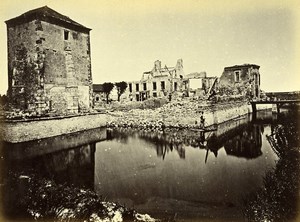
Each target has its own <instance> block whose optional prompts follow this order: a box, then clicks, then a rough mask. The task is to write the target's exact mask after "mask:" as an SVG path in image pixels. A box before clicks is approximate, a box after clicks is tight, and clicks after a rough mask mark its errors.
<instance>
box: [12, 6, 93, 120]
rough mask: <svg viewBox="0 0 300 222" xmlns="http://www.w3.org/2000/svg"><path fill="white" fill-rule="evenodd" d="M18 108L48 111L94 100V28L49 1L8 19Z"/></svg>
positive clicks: (82, 106) (81, 107)
mask: <svg viewBox="0 0 300 222" xmlns="http://www.w3.org/2000/svg"><path fill="white" fill-rule="evenodd" d="M6 25H7V40H8V96H9V98H10V102H11V106H12V108H16V109H21V110H25V111H28V112H36V113H38V114H44V113H47V112H50V113H51V112H52V113H58V114H67V113H78V112H80V111H86V110H88V109H89V108H90V107H91V104H92V74H91V58H90V34H89V33H90V30H91V29H89V28H87V27H84V26H82V25H81V24H79V23H77V22H75V21H73V20H71V19H70V18H69V17H67V16H64V15H62V14H60V13H58V12H56V11H54V10H52V9H50V8H48V7H47V6H45V7H41V8H37V9H34V10H31V11H28V12H26V13H24V14H22V15H20V16H18V17H16V18H13V19H10V20H8V21H6Z"/></svg>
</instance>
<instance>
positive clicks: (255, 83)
mask: <svg viewBox="0 0 300 222" xmlns="http://www.w3.org/2000/svg"><path fill="white" fill-rule="evenodd" d="M259 68H260V66H258V65H255V64H244V65H235V66H230V67H225V68H224V71H223V74H222V75H221V77H220V80H219V92H220V94H221V95H222V94H223V95H224V94H227V95H243V96H247V97H249V98H252V99H253V98H254V99H255V98H256V99H259V98H260V73H259Z"/></svg>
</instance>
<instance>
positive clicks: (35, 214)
mask: <svg viewBox="0 0 300 222" xmlns="http://www.w3.org/2000/svg"><path fill="white" fill-rule="evenodd" d="M9 178H10V179H9V180H10V181H11V182H10V184H9V186H8V185H7V186H8V189H11V191H10V192H9V193H16V192H18V191H19V188H20V184H22V189H23V190H22V191H21V192H20V193H18V194H17V195H20V194H21V196H19V197H18V198H16V202H17V203H14V204H13V205H14V207H17V209H19V213H18V214H20V211H22V212H23V214H22V215H18V216H19V217H22V219H26V218H27V219H30V218H34V219H35V220H36V221H45V220H51V221H90V222H93V221H97V222H100V221H106V222H108V221H114V222H121V221H136V222H138V221H147V222H152V221H156V220H155V219H153V218H151V217H150V216H149V215H147V214H139V213H137V212H136V211H135V210H133V209H128V208H126V207H124V206H121V205H119V204H116V203H111V202H107V201H105V200H104V199H103V198H101V197H99V196H98V195H97V194H96V193H95V192H94V191H91V190H88V189H80V188H77V187H72V186H66V185H65V184H56V183H55V182H54V181H52V180H49V179H45V178H37V177H36V176H35V175H34V174H33V173H31V174H22V173H10V175H9ZM10 217H11V216H10Z"/></svg>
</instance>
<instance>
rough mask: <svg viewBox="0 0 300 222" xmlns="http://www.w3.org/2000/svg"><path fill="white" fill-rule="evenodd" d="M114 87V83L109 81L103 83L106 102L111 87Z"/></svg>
mask: <svg viewBox="0 0 300 222" xmlns="http://www.w3.org/2000/svg"><path fill="white" fill-rule="evenodd" d="M113 88H114V84H113V83H111V82H105V83H103V91H104V93H105V95H106V103H107V104H108V98H109V94H110V93H111V91H112V89H113Z"/></svg>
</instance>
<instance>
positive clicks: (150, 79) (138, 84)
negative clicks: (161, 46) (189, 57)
mask: <svg viewBox="0 0 300 222" xmlns="http://www.w3.org/2000/svg"><path fill="white" fill-rule="evenodd" d="M183 77H184V71H183V61H182V59H179V60H178V61H177V64H176V66H175V67H167V66H165V67H162V66H161V61H159V60H157V61H155V62H154V67H153V69H152V70H151V71H147V72H144V73H143V76H142V79H141V80H140V81H132V82H128V87H127V92H126V95H127V98H129V99H130V100H132V101H143V100H146V99H148V98H155V97H168V96H170V95H175V94H177V93H182V92H183V89H184V85H183Z"/></svg>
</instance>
